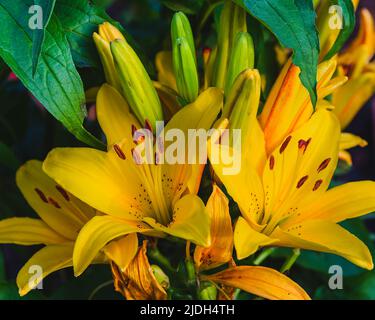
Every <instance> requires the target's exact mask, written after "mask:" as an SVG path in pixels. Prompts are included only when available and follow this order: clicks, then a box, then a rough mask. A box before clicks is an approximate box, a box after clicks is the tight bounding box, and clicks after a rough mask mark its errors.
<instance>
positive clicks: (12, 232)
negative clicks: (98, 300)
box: [0, 160, 104, 296]
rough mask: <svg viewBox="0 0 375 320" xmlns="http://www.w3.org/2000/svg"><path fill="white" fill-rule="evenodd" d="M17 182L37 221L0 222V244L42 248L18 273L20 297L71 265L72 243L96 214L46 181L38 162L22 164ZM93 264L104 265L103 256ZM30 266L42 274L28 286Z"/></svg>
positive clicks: (28, 219)
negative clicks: (34, 212) (52, 274)
mask: <svg viewBox="0 0 375 320" xmlns="http://www.w3.org/2000/svg"><path fill="white" fill-rule="evenodd" d="M16 182H17V185H18V187H19V188H20V190H21V192H22V194H23V196H24V197H25V199H26V200H27V202H28V203H29V204H30V206H31V207H32V208H33V209H34V210H35V211H36V212H37V214H38V215H39V217H40V219H35V218H18V217H17V218H9V219H4V220H2V221H0V243H15V244H19V245H24V246H29V245H36V244H44V245H45V247H43V248H42V249H40V250H39V251H37V252H36V253H35V254H34V255H33V256H32V257H31V258H30V260H29V261H28V262H26V264H25V265H24V266H23V267H22V268H21V270H20V271H19V272H18V275H17V286H18V288H19V294H20V295H21V296H23V295H25V294H27V293H28V292H29V291H30V290H32V289H33V288H35V287H36V286H37V284H38V283H39V282H40V281H42V279H43V278H45V277H46V276H48V275H49V274H51V273H52V272H55V271H57V270H60V269H64V268H67V267H70V266H72V265H73V262H72V256H73V247H74V243H75V240H76V238H77V236H78V233H79V231H80V230H81V228H82V227H83V226H84V224H85V223H87V222H88V221H89V220H90V219H91V218H92V217H94V216H95V215H96V211H95V210H94V209H93V208H91V207H90V206H88V205H86V204H85V203H83V202H82V201H80V200H79V199H77V198H76V197H74V196H73V195H72V194H71V193H69V192H67V191H66V190H65V189H63V188H62V187H61V186H60V185H59V184H57V183H56V182H55V181H53V180H52V179H51V178H49V177H48V176H47V175H46V174H45V173H44V172H43V170H42V162H40V161H37V160H31V161H28V162H27V163H25V164H24V165H23V166H22V167H21V168H20V169H19V170H18V171H17V176H16ZM93 260H94V262H96V263H98V262H100V263H101V262H104V255H102V254H97V255H95V257H94V258H93ZM33 265H37V266H40V267H41V268H42V274H41V275H40V276H39V277H38V278H37V279H36V281H35V282H32V283H31V282H29V280H30V273H29V268H30V267H31V266H33Z"/></svg>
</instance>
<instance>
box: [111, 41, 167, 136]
mask: <svg viewBox="0 0 375 320" xmlns="http://www.w3.org/2000/svg"><path fill="white" fill-rule="evenodd" d="M111 52H112V54H113V57H114V61H115V66H116V69H117V73H118V75H119V77H120V83H121V88H122V93H123V95H124V97H125V99H126V100H127V102H128V103H129V105H130V108H131V109H132V111H133V112H134V114H135V115H136V117H137V118H138V120H139V121H140V122H141V123H145V121H146V120H148V121H149V122H150V123H151V125H152V127H153V129H154V130H155V125H156V121H161V120H163V112H162V107H161V103H160V100H159V97H158V94H157V92H156V89H155V88H154V86H153V84H152V81H151V79H150V77H149V75H148V74H147V72H146V69H145V67H144V66H143V64H142V62H141V61H140V60H139V58H138V56H137V54H136V53H135V52H134V50H133V49H132V47H131V46H130V45H129V44H128V43H127V42H126V41H125V40H115V41H113V42H111Z"/></svg>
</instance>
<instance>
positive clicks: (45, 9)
mask: <svg viewBox="0 0 375 320" xmlns="http://www.w3.org/2000/svg"><path fill="white" fill-rule="evenodd" d="M55 2H56V0H34V4H35V5H37V6H39V7H40V8H41V9H42V17H43V19H42V29H39V28H36V29H34V30H33V56H32V61H33V75H34V74H35V72H36V68H37V66H38V61H39V56H40V52H41V51H42V45H43V41H44V33H45V29H46V28H47V26H48V22H49V20H50V18H51V15H52V12H53V8H54V6H55Z"/></svg>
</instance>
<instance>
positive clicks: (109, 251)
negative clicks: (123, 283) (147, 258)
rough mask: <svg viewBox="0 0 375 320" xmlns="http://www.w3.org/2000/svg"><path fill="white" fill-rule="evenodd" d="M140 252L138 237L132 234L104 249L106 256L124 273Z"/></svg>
mask: <svg viewBox="0 0 375 320" xmlns="http://www.w3.org/2000/svg"><path fill="white" fill-rule="evenodd" d="M137 251H138V237H137V234H136V233H131V234H129V235H127V236H125V237H122V238H121V239H119V240H114V241H112V242H111V243H109V244H108V245H107V246H106V247H105V248H104V253H105V254H106V256H107V257H108V258H109V259H110V260H112V261H113V262H114V263H116V265H117V266H118V267H119V268H120V270H121V271H124V270H125V269H126V267H127V266H128V265H129V263H130V262H131V261H132V260H133V258H134V257H135V255H136V253H137Z"/></svg>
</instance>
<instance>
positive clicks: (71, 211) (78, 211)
mask: <svg viewBox="0 0 375 320" xmlns="http://www.w3.org/2000/svg"><path fill="white" fill-rule="evenodd" d="M16 182H17V185H18V187H19V188H20V190H21V192H22V194H23V196H24V197H25V199H26V200H27V202H28V203H29V204H30V206H31V207H32V208H33V209H34V210H35V211H36V213H37V214H38V215H39V216H40V217H41V218H42V220H43V221H44V222H45V223H46V224H48V225H49V226H50V227H51V228H52V229H53V230H55V231H56V232H57V233H59V234H61V235H62V236H64V237H65V238H68V239H71V240H74V239H75V238H76V237H77V234H78V232H79V230H80V229H81V228H82V226H83V225H84V224H85V223H86V222H87V221H88V220H89V219H90V218H91V217H93V216H94V215H95V211H94V210H93V209H92V208H91V207H89V206H88V205H86V204H84V203H83V202H82V201H80V200H78V199H77V198H75V197H74V196H73V195H71V194H70V193H69V192H67V191H66V190H64V189H63V188H62V187H61V186H60V185H59V184H58V183H56V182H55V181H54V180H52V179H51V178H50V177H48V176H47V175H46V174H45V173H44V172H43V170H42V162H40V161H37V160H31V161H28V162H26V163H25V164H24V165H23V166H22V167H21V168H20V169H19V170H18V171H17V175H16Z"/></svg>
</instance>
